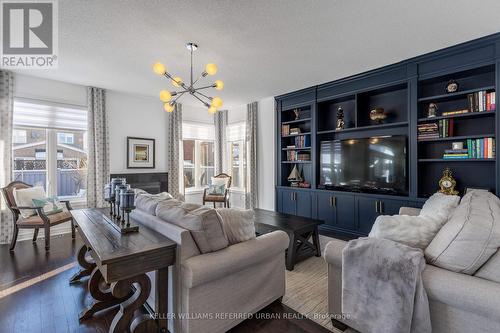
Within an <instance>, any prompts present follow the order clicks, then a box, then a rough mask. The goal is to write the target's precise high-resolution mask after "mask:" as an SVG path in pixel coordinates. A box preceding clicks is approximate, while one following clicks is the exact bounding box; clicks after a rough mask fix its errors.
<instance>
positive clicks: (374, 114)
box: [370, 108, 387, 123]
mask: <svg viewBox="0 0 500 333" xmlns="http://www.w3.org/2000/svg"><path fill="white" fill-rule="evenodd" d="M386 118H387V114H386V113H385V110H384V108H375V109H373V110H371V111H370V119H371V120H373V121H376V122H378V123H381V122H382V120H384V119H386Z"/></svg>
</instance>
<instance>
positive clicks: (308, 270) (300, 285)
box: [283, 236, 342, 333]
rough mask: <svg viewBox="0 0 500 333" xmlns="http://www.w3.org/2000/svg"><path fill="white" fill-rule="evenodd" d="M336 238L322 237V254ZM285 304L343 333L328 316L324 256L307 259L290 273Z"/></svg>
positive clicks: (288, 274)
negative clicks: (327, 245) (326, 246)
mask: <svg viewBox="0 0 500 333" xmlns="http://www.w3.org/2000/svg"><path fill="white" fill-rule="evenodd" d="M332 239H333V238H329V237H326V236H320V244H321V252H322V253H323V251H324V249H325V245H326V244H327V243H328V242H329V241H330V240H332ZM283 303H284V304H285V305H287V306H289V307H290V308H292V309H294V310H295V311H297V312H298V313H300V314H302V315H304V316H305V317H307V318H309V319H311V320H313V321H315V322H317V323H318V324H320V325H321V326H323V327H325V328H327V329H329V330H330V331H332V332H335V333H342V331H340V330H338V329H336V328H335V327H333V325H332V322H331V320H330V318H329V317H328V280H327V266H326V262H325V259H324V258H323V257H310V258H307V259H305V260H303V261H301V262H299V263H298V264H296V265H295V267H294V269H293V271H291V272H290V271H286V292H285V296H284V297H283Z"/></svg>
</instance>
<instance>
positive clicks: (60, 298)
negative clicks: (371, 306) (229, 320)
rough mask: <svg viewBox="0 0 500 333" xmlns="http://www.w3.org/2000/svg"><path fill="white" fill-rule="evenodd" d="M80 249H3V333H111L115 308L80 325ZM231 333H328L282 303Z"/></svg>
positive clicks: (73, 244)
mask: <svg viewBox="0 0 500 333" xmlns="http://www.w3.org/2000/svg"><path fill="white" fill-rule="evenodd" d="M80 246H81V242H80V241H79V240H78V237H77V239H76V240H72V239H71V236H70V235H63V236H55V237H52V239H51V249H50V252H48V253H46V252H45V249H44V243H43V239H39V240H38V242H37V244H35V245H33V244H32V242H31V241H22V242H18V244H17V245H16V249H15V252H13V253H12V252H10V251H9V248H8V245H0V332H1V333H19V332H22V333H31V332H40V333H42V332H43V333H45V332H51V333H58V332H107V331H108V329H109V325H110V324H111V321H112V320H113V317H114V315H115V314H116V311H117V307H115V308H113V309H110V310H104V311H101V312H99V313H97V314H96V315H95V316H94V317H93V318H92V319H90V320H87V321H84V322H83V323H82V324H80V323H79V322H78V314H79V313H80V311H82V310H83V309H84V308H85V306H86V305H87V304H89V303H91V301H92V298H91V296H90V295H89V294H88V292H87V285H86V282H87V280H86V279H84V280H83V281H82V282H80V283H76V284H73V285H69V283H68V281H69V278H70V277H71V276H72V275H73V274H74V273H75V272H76V271H77V269H78V268H77V266H78V265H77V263H76V259H75V258H76V252H77V250H78V249H79V247H80ZM230 332H232V333H247V332H252V333H254V332H259V333H267V332H272V333H275V332H276V333H280V332H291V333H316V332H317V333H324V332H329V331H328V330H327V329H325V328H323V327H322V326H320V325H318V324H316V323H315V322H313V321H311V320H309V319H305V318H302V316H301V315H300V314H298V313H297V312H295V311H294V310H292V309H290V308H288V307H287V306H285V305H283V304H280V303H277V302H275V303H273V304H271V305H270V306H268V307H267V308H265V309H263V310H262V311H260V312H259V313H258V314H257V315H256V316H255V317H254V318H252V319H249V320H246V321H244V322H243V323H241V324H240V325H238V326H236V327H235V328H233V329H232V330H231V331H230Z"/></svg>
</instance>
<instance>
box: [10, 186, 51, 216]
mask: <svg viewBox="0 0 500 333" xmlns="http://www.w3.org/2000/svg"><path fill="white" fill-rule="evenodd" d="M12 194H13V195H14V201H15V202H16V206H18V207H33V199H45V198H46V197H47V195H46V194H45V190H44V189H43V187H42V186H34V187H29V188H23V189H19V190H18V189H14V191H13V192H12ZM20 213H21V216H22V217H24V218H28V217H30V216H33V215H36V210H34V209H20Z"/></svg>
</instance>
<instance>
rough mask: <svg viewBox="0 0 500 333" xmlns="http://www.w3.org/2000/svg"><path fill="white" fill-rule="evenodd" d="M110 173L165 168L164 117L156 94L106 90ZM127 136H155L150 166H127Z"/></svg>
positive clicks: (161, 169) (165, 114)
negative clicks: (133, 167)
mask: <svg viewBox="0 0 500 333" xmlns="http://www.w3.org/2000/svg"><path fill="white" fill-rule="evenodd" d="M106 110H107V112H108V121H109V156H110V171H111V173H142V172H166V171H167V170H168V165H167V131H166V128H167V117H168V114H167V113H166V112H165V111H163V108H162V103H161V101H160V100H159V99H157V98H152V97H144V96H139V95H130V94H124V93H121V92H117V91H110V90H108V91H107V92H106ZM127 136H132V137H139V138H148V139H155V155H156V165H155V168H154V169H127Z"/></svg>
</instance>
